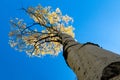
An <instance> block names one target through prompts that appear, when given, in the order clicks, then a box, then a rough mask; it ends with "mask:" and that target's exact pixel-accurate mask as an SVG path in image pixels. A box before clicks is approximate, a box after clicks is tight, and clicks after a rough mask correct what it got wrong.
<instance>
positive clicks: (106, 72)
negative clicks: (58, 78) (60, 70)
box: [59, 34, 120, 80]
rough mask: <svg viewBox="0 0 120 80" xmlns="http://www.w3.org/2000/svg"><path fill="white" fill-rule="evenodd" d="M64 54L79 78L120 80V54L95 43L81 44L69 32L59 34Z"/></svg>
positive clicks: (79, 79) (87, 79) (80, 79)
mask: <svg viewBox="0 0 120 80" xmlns="http://www.w3.org/2000/svg"><path fill="white" fill-rule="evenodd" d="M59 36H60V37H61V39H62V44H63V56H64V59H65V61H66V63H67V65H68V66H69V67H70V68H71V69H72V70H73V71H74V72H75V74H76V75H77V78H78V80H120V55H118V54H115V53H113V52H110V51H108V50H105V49H102V48H101V47H99V45H97V44H94V43H90V42H88V43H85V44H80V43H78V42H76V41H75V40H74V39H73V38H72V37H71V36H69V35H67V34H59Z"/></svg>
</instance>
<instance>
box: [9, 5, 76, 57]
mask: <svg viewBox="0 0 120 80" xmlns="http://www.w3.org/2000/svg"><path fill="white" fill-rule="evenodd" d="M22 10H24V11H25V12H26V13H27V14H28V15H29V16H30V17H31V19H33V22H32V24H31V25H27V24H26V23H25V22H24V20H23V19H19V18H14V19H11V20H10V24H11V28H10V29H11V31H10V32H9V38H10V40H9V44H10V46H11V47H13V48H15V49H16V50H19V51H25V52H26V53H27V54H28V55H29V56H38V57H39V56H43V55H45V54H51V55H58V53H59V52H60V51H61V50H62V44H61V38H60V37H59V36H58V34H59V33H66V34H69V35H71V36H72V37H74V33H73V30H74V29H73V27H72V25H71V23H72V22H73V19H72V18H71V17H69V16H68V15H62V12H61V11H60V9H59V8H57V9H56V10H54V11H53V10H52V9H51V7H50V6H48V7H42V6H41V5H38V6H37V7H29V8H27V9H25V8H22Z"/></svg>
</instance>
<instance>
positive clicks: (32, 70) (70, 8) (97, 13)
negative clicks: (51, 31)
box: [0, 0, 120, 80]
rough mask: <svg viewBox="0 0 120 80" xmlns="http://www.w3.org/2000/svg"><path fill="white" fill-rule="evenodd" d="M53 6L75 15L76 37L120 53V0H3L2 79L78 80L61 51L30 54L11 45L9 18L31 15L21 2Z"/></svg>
mask: <svg viewBox="0 0 120 80" xmlns="http://www.w3.org/2000/svg"><path fill="white" fill-rule="evenodd" d="M38 4H41V5H43V6H52V8H53V9H56V8H57V7H58V8H60V9H61V11H62V13H63V14H68V15H69V16H71V17H72V18H73V19H74V23H73V26H74V27H75V31H74V32H75V34H76V35H75V39H77V41H78V42H80V43H85V42H93V43H97V44H99V45H100V46H101V47H103V48H104V49H107V50H110V51H112V52H115V53H120V0H2V1H1V2H0V10H1V11H0V27H1V31H0V38H1V39H0V80H75V79H76V76H75V74H74V73H73V71H72V70H71V69H70V68H69V67H68V66H67V65H66V63H65V60H64V58H63V56H62V52H61V53H60V54H59V55H58V56H57V57H54V56H45V57H42V58H37V57H34V58H30V57H29V56H27V55H26V54H25V52H18V51H16V50H14V49H13V48H11V47H10V46H9V45H8V40H9V38H8V33H9V31H10V24H9V20H10V18H12V17H18V18H23V19H25V20H28V19H29V16H27V15H26V14H25V13H24V12H23V11H20V10H18V9H20V8H21V7H22V6H23V7H25V8H27V7H29V6H37V5H38Z"/></svg>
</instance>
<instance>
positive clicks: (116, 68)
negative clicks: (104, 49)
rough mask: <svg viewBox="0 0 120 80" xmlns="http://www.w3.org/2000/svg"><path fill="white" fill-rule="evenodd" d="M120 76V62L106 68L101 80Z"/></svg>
mask: <svg viewBox="0 0 120 80" xmlns="http://www.w3.org/2000/svg"><path fill="white" fill-rule="evenodd" d="M119 74H120V62H114V63H111V64H110V65H108V66H107V67H105V68H104V70H103V73H102V77H101V80H109V79H111V78H114V77H116V76H118V75H119Z"/></svg>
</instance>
